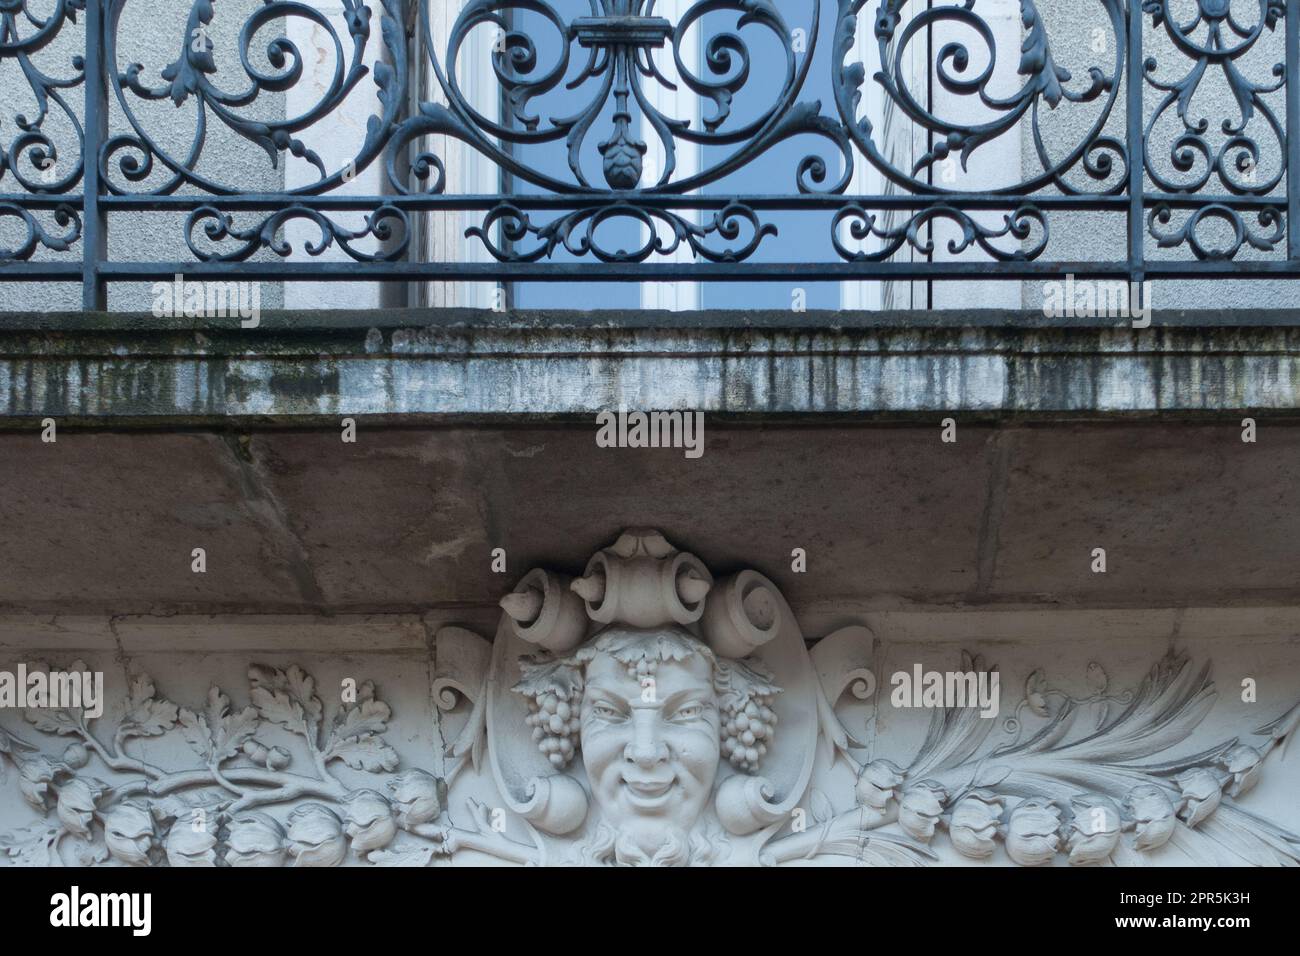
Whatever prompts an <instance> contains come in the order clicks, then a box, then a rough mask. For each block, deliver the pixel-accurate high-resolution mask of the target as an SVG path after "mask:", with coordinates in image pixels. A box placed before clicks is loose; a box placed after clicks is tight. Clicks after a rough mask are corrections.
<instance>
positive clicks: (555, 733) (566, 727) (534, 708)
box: [524, 691, 582, 770]
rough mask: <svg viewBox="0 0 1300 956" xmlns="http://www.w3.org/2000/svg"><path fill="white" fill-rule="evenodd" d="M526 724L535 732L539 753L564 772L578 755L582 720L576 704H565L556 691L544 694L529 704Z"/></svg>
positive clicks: (569, 702)
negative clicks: (574, 756)
mask: <svg viewBox="0 0 1300 956" xmlns="http://www.w3.org/2000/svg"><path fill="white" fill-rule="evenodd" d="M528 709H529V711H530V713H529V715H528V716H527V717H526V718H525V719H524V722H525V723H526V724H527V725H528V726H529V727H531V728H532V731H533V740H534V741H535V742H536V744H537V749H538V750H540V751H541V752H542V755H543V756H545V757H546V759H547V760H549V761H550V762H551V764H552V765H553V766H554V767H555V768H556V769H557V770H563V769H564V768H565V767H567V766H568V765H569V762H570V761H572V760H573V755H574V754H576V753H577V752H578V730H579V728H580V727H581V726H582V721H581V720H580V719H579V706H578V702H577V700H576V699H575V700H563V699H561V698H560V695H559V694H557V693H556V692H555V691H545V692H543V693H540V694H538V695H537V696H535V697H531V698H529V700H528Z"/></svg>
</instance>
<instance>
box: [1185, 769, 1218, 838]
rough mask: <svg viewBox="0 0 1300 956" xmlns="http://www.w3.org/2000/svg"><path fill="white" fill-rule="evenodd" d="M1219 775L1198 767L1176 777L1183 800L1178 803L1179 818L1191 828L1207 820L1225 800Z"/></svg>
mask: <svg viewBox="0 0 1300 956" xmlns="http://www.w3.org/2000/svg"><path fill="white" fill-rule="evenodd" d="M1225 779H1226V778H1220V777H1219V775H1218V774H1217V773H1215V772H1214V771H1213V770H1210V769H1208V768H1206V767H1196V768H1195V769H1192V770H1187V771H1184V772H1183V773H1180V774H1179V775H1178V776H1176V777H1174V783H1176V784H1178V790H1179V792H1180V793H1181V794H1182V799H1181V800H1179V802H1178V816H1179V817H1180V818H1181V819H1182V821H1183V822H1184V823H1186V824H1187V825H1188V826H1189V827H1194V826H1196V825H1197V824H1199V823H1200V822H1201V821H1202V820H1205V819H1206V818H1207V817H1209V815H1210V814H1212V813H1213V812H1214V811H1215V810H1217V809H1219V802H1220V801H1221V800H1222V799H1223V783H1224V780H1225Z"/></svg>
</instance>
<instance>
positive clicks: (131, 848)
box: [104, 803, 157, 866]
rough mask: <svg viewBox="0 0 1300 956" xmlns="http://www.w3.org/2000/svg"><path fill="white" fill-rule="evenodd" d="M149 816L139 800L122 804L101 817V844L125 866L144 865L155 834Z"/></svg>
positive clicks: (147, 809) (147, 860) (146, 864)
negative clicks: (102, 823) (102, 836)
mask: <svg viewBox="0 0 1300 956" xmlns="http://www.w3.org/2000/svg"><path fill="white" fill-rule="evenodd" d="M156 835H157V834H156V833H155V831H154V825H153V815H152V814H151V813H150V812H149V808H148V807H145V806H143V805H141V804H139V803H123V804H119V805H118V806H116V807H114V808H113V809H112V810H110V811H109V812H108V813H107V814H106V815H105V817H104V844H105V845H106V846H107V847H108V852H109V853H110V854H112V856H113V858H114V859H116V860H119V861H121V862H122V863H125V864H126V865H127V866H148V865H149V852H150V851H151V850H152V849H153V847H154V839H155V837H156Z"/></svg>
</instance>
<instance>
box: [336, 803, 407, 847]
mask: <svg viewBox="0 0 1300 956" xmlns="http://www.w3.org/2000/svg"><path fill="white" fill-rule="evenodd" d="M347 807H348V813H347V825H346V827H345V828H344V832H346V833H347V835H348V836H349V837H351V838H352V849H354V850H355V851H356V852H357V855H358V856H365V855H366V854H367V853H369V852H370V851H371V850H382V849H383V848H384V847H386V846H388V844H390V843H392V842H393V837H395V836H397V821H396V820H394V819H393V811H392V809H391V808H390V807H389V806H388V801H387V800H385V799H384V798H383V797H382V796H381V795H379V794H378V793H376V792H375V791H373V790H357V791H356V792H354V793H353V794H352V795H351V796H350V797H349V798H348V804H347Z"/></svg>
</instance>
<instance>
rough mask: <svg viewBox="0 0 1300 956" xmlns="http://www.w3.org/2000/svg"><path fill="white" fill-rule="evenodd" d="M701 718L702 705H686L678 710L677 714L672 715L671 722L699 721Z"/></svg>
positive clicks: (702, 713) (702, 714) (702, 712)
mask: <svg viewBox="0 0 1300 956" xmlns="http://www.w3.org/2000/svg"><path fill="white" fill-rule="evenodd" d="M703 716H704V705H703V704H687V705H686V706H685V707H681V708H679V709H678V711H677V713H675V714H673V720H682V721H686V720H699V719H700V718H701V717H703Z"/></svg>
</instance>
